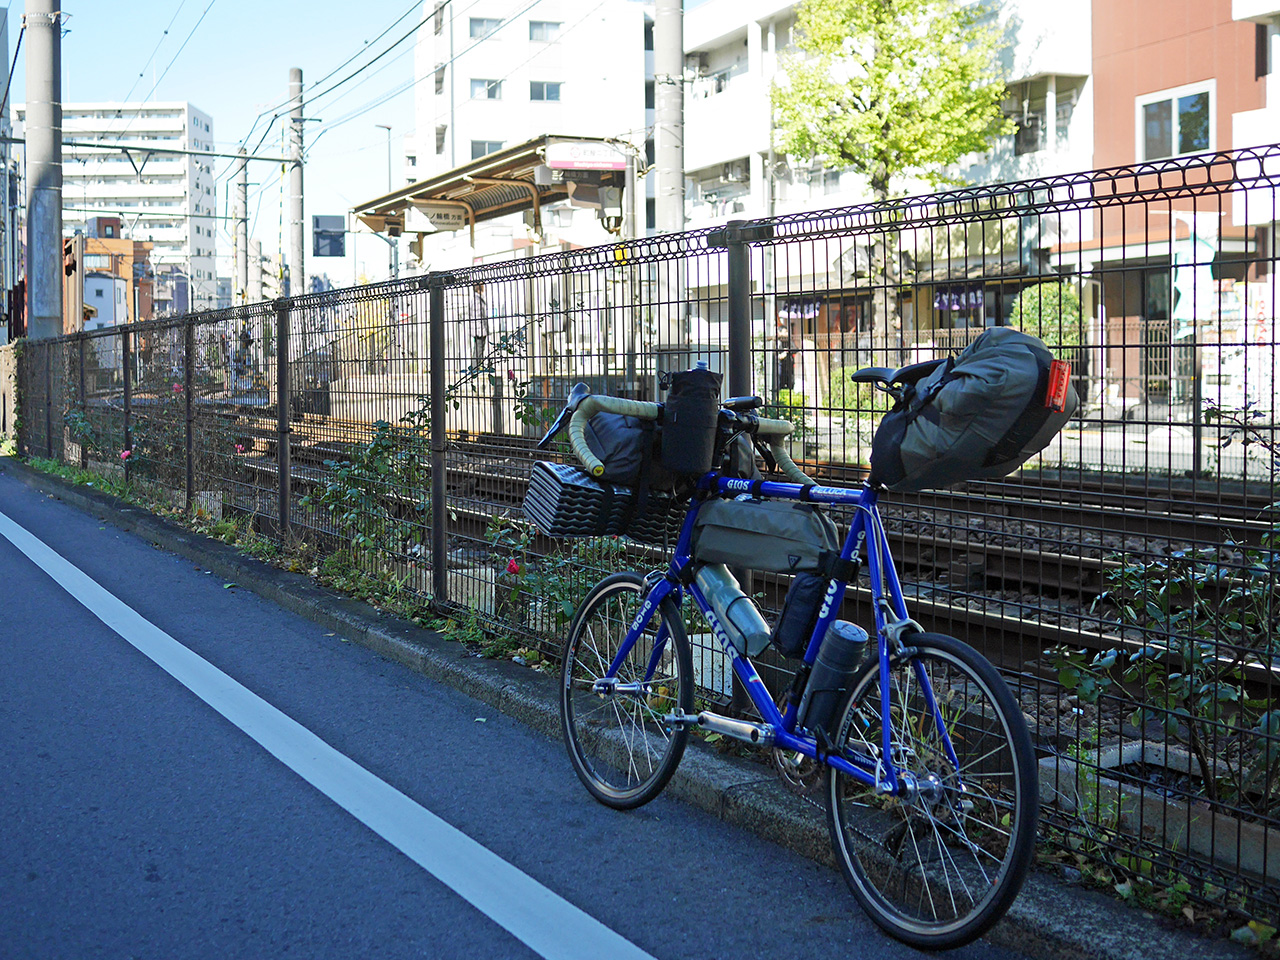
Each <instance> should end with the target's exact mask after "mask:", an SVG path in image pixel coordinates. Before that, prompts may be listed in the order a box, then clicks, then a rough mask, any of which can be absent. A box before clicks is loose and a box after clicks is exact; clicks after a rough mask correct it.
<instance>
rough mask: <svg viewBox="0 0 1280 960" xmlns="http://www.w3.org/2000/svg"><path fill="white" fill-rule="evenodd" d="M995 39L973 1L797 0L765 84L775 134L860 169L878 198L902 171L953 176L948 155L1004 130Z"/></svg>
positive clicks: (789, 144) (792, 148)
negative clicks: (791, 48)
mask: <svg viewBox="0 0 1280 960" xmlns="http://www.w3.org/2000/svg"><path fill="white" fill-rule="evenodd" d="M1000 44H1001V39H1000V35H999V32H998V31H997V29H996V28H995V27H994V26H992V25H990V24H988V23H987V22H986V11H985V10H984V8H983V6H982V5H981V4H966V5H963V6H962V5H961V4H959V3H957V2H955V0H804V2H803V3H802V4H801V5H800V8H799V10H798V12H797V18H796V50H795V52H794V53H792V54H789V55H787V56H784V57H783V61H782V70H783V78H782V80H781V81H780V82H779V83H778V84H776V85H775V87H774V92H773V96H774V106H775V113H776V116H775V122H776V143H777V145H778V146H779V147H780V148H781V149H782V151H783V152H785V153H787V154H789V155H791V156H794V157H799V158H803V159H806V160H812V159H821V160H822V162H823V163H824V164H825V165H826V166H827V167H828V168H830V169H845V168H848V169H852V170H855V171H857V172H858V173H861V174H863V175H865V176H866V177H867V179H868V180H869V182H870V185H871V191H872V193H873V194H874V196H875V198H876V199H877V200H884V199H887V198H888V197H889V196H890V190H891V188H892V185H893V181H894V179H895V178H899V177H901V176H902V175H904V174H913V175H916V176H920V177H922V178H924V179H926V180H928V181H929V182H931V183H934V184H942V183H948V182H953V181H952V179H951V178H949V177H947V176H946V174H945V171H944V168H945V166H946V165H947V164H951V163H954V162H955V161H957V160H958V159H959V158H960V157H962V156H963V155H964V154H966V153H973V152H986V151H987V150H989V149H990V148H991V145H992V143H993V141H994V140H995V138H996V137H998V136H1002V135H1004V134H1007V133H1010V132H1012V130H1013V126H1012V124H1011V122H1010V121H1009V120H1007V119H1006V118H1005V117H1004V116H1002V114H1001V112H1000V101H1001V99H1002V98H1003V97H1004V82H1003V81H1002V80H1001V79H1000V77H999V74H998V64H997V59H996V54H997V52H998V50H999V47H1000Z"/></svg>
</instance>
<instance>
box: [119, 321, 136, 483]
mask: <svg viewBox="0 0 1280 960" xmlns="http://www.w3.org/2000/svg"><path fill="white" fill-rule="evenodd" d="M120 361H121V364H120V365H121V368H122V369H121V377H122V378H123V381H124V449H126V450H128V451H129V455H128V456H127V457H125V458H124V482H125V483H128V482H129V461H130V460H132V459H133V424H132V417H133V410H132V409H131V403H132V401H131V398H130V394H132V392H133V343H132V340H131V338H130V334H129V326H128V324H121V326H120Z"/></svg>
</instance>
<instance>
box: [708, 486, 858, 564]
mask: <svg viewBox="0 0 1280 960" xmlns="http://www.w3.org/2000/svg"><path fill="white" fill-rule="evenodd" d="M839 552H840V537H839V534H838V533H837V532H836V525H835V524H834V523H832V522H831V518H830V517H828V516H827V515H826V514H825V513H823V512H822V511H821V510H819V509H818V508H817V507H815V506H814V505H813V504H811V503H798V502H795V501H791V500H711V501H709V502H707V503H704V504H703V505H702V506H701V507H700V508H699V509H698V519H697V520H696V521H695V522H694V528H693V558H694V559H695V560H697V561H699V562H701V563H724V564H728V565H730V566H739V567H749V568H750V569H752V570H765V571H769V572H771V573H817V572H819V571H820V570H821V569H822V568H823V566H824V563H823V561H824V556H823V555H824V554H835V555H838V554H839Z"/></svg>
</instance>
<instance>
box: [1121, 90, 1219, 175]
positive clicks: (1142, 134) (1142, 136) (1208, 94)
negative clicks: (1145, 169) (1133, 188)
mask: <svg viewBox="0 0 1280 960" xmlns="http://www.w3.org/2000/svg"><path fill="white" fill-rule="evenodd" d="M1213 101H1214V85H1213V82H1212V81H1210V82H1209V83H1208V84H1195V85H1192V86H1188V87H1178V88H1176V89H1174V90H1164V91H1161V92H1159V93H1150V94H1146V95H1144V96H1141V97H1139V98H1138V99H1137V103H1136V107H1137V126H1138V144H1137V146H1138V155H1139V159H1140V160H1159V159H1161V158H1163V157H1176V156H1181V155H1183V154H1187V153H1203V152H1205V151H1206V150H1212V149H1213Z"/></svg>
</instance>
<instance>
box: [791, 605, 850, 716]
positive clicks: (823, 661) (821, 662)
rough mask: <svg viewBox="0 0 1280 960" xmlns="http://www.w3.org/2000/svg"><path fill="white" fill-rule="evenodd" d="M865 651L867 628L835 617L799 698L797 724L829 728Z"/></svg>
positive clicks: (823, 639)
mask: <svg viewBox="0 0 1280 960" xmlns="http://www.w3.org/2000/svg"><path fill="white" fill-rule="evenodd" d="M866 652H867V631H865V630H863V629H862V628H861V627H860V626H858V625H857V624H856V623H850V622H849V621H847V620H835V621H832V623H831V626H829V627H827V634H826V636H824V637H823V638H822V646H820V647H819V648H818V659H817V660H815V661H814V664H813V672H812V673H810V674H809V682H808V683H807V684H805V688H804V695H803V696H802V697H801V698H800V709H799V711H798V712H797V714H796V725H797V727H802V728H804V729H806V730H810V731H815V730H827V731H828V732H830V726H829V725H830V723H831V721H832V720H833V719H835V712H836V708H837V707H838V706H839V705H840V701H841V700H842V699H843V698H844V695H845V694H846V693H848V692H849V683H850V681H851V680H852V679H853V674H854V672H855V671H856V670H857V669H858V666H859V665H860V664H861V663H862V658H863V657H864V656H866Z"/></svg>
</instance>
